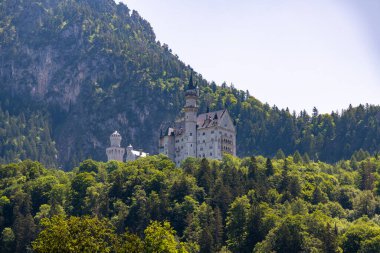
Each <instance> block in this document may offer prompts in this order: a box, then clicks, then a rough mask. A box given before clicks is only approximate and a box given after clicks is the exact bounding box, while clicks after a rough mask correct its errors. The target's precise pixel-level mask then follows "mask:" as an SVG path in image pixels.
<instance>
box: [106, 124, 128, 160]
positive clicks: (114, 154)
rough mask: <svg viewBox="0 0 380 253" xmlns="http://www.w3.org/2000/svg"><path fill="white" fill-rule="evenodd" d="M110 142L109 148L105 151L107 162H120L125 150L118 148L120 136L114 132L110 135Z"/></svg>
mask: <svg viewBox="0 0 380 253" xmlns="http://www.w3.org/2000/svg"><path fill="white" fill-rule="evenodd" d="M110 141H111V147H109V148H107V149H106V153H107V158H108V161H111V160H116V161H120V162H122V161H123V156H124V153H125V149H124V148H122V147H120V143H121V135H120V134H119V133H118V132H117V131H115V132H114V133H113V134H111V136H110Z"/></svg>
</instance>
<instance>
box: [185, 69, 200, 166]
mask: <svg viewBox="0 0 380 253" xmlns="http://www.w3.org/2000/svg"><path fill="white" fill-rule="evenodd" d="M185 96H186V104H185V107H184V110H185V143H184V144H185V145H184V147H185V150H184V153H183V158H186V157H197V113H198V105H197V100H198V92H197V87H196V86H195V85H194V83H193V74H192V73H191V76H190V80H189V84H188V86H187V87H186V91H185Z"/></svg>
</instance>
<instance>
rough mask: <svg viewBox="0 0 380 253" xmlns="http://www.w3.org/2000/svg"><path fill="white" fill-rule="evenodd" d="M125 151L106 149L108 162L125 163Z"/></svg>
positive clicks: (112, 148) (114, 148)
mask: <svg viewBox="0 0 380 253" xmlns="http://www.w3.org/2000/svg"><path fill="white" fill-rule="evenodd" d="M124 153H125V149H124V148H120V147H110V148H107V149H106V154H107V159H108V161H112V160H115V161H120V162H122V161H123V157H124Z"/></svg>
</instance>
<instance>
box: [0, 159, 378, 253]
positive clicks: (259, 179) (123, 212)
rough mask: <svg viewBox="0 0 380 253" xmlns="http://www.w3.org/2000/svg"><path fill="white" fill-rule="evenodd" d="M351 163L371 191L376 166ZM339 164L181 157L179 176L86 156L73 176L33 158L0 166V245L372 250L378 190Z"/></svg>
mask: <svg viewBox="0 0 380 253" xmlns="http://www.w3.org/2000/svg"><path fill="white" fill-rule="evenodd" d="M356 163H357V166H358V168H365V166H367V167H370V168H371V170H370V171H371V175H372V176H373V180H374V182H373V183H374V185H378V184H379V182H380V181H379V178H380V175H379V174H378V173H379V171H380V170H379V169H378V168H380V160H378V159H376V158H374V157H367V158H366V159H364V160H362V161H356ZM348 164H350V161H340V162H338V163H336V164H334V165H331V164H326V163H322V162H312V161H310V162H309V163H305V162H298V163H296V162H295V161H294V159H293V157H285V158H282V159H268V158H264V157H262V156H255V157H247V158H244V159H239V158H236V157H232V156H229V155H227V156H225V157H224V158H223V160H222V161H212V160H207V159H189V160H187V161H185V162H184V163H183V166H184V168H183V169H182V168H176V167H175V166H174V165H173V163H172V162H171V161H170V160H168V158H167V157H165V156H162V155H159V156H150V157H147V158H143V159H138V160H136V161H133V162H128V163H121V162H117V163H115V162H108V163H102V162H96V161H93V160H86V161H85V162H83V163H81V165H80V166H79V167H78V168H75V169H74V170H73V171H72V172H63V171H60V170H55V169H46V168H44V167H43V166H42V165H41V164H39V163H37V162H32V161H24V162H20V163H16V164H7V165H0V231H1V240H0V248H1V251H2V252H16V253H18V252H27V251H28V249H30V248H31V247H33V249H34V251H36V252H49V251H51V250H53V251H60V252H78V251H80V252H202V253H203V252H223V251H224V252H227V250H230V251H231V252H272V251H275V252H328V253H339V252H342V250H343V251H344V252H376V249H377V247H378V241H379V240H378V237H379V236H380V232H379V231H380V222H379V217H380V211H379V210H380V209H379V206H380V200H379V196H378V194H377V193H378V191H377V189H375V188H374V189H373V190H365V189H363V188H362V185H361V183H360V182H362V178H363V176H362V174H361V173H360V171H358V170H352V168H350V167H347V165H348ZM369 164H370V166H369ZM370 219H371V220H370ZM126 231H127V232H126ZM78 238H85V239H83V240H78ZM32 242H33V243H32ZM65 250H67V251H65Z"/></svg>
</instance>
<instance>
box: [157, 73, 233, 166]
mask: <svg viewBox="0 0 380 253" xmlns="http://www.w3.org/2000/svg"><path fill="white" fill-rule="evenodd" d="M185 96H186V103H185V106H184V112H185V116H184V118H183V119H181V120H179V121H176V122H174V123H172V124H171V126H168V127H165V128H164V129H162V128H161V135H160V139H159V152H160V153H162V154H165V155H167V156H168V157H169V158H170V159H171V160H173V161H174V162H175V163H176V165H177V166H179V165H180V163H181V161H183V160H184V159H186V158H187V157H198V158H210V159H222V155H223V153H229V154H232V155H236V129H235V126H234V123H233V121H232V119H231V117H230V115H229V113H228V111H227V110H226V109H224V110H219V111H214V112H207V113H203V114H199V115H198V105H197V102H198V90H197V87H196V86H195V85H194V83H193V78H192V76H191V77H190V80H189V84H188V86H187V87H186V88H185Z"/></svg>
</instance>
